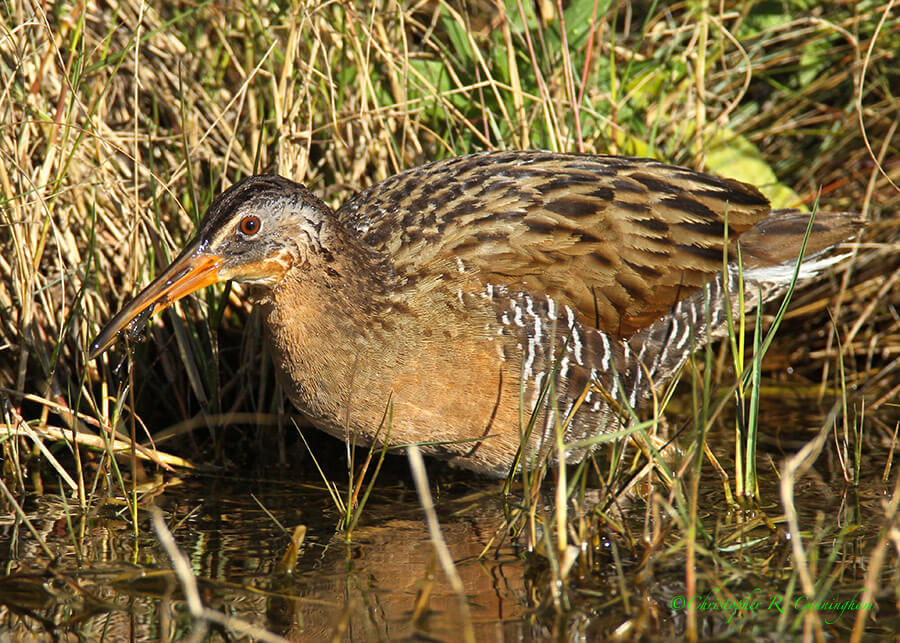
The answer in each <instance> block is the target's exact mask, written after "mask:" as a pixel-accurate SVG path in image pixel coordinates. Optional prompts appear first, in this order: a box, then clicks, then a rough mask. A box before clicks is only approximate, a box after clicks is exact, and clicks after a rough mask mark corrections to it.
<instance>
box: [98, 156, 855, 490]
mask: <svg viewBox="0 0 900 643" xmlns="http://www.w3.org/2000/svg"><path fill="white" fill-rule="evenodd" d="M726 219H727V230H728V239H729V242H728V248H727V249H726V248H725V245H726V241H725V231H726ZM807 223H808V215H802V214H799V213H797V212H795V211H782V212H775V213H772V212H771V211H770V208H769V204H768V201H767V200H766V199H765V198H764V197H763V196H762V195H761V194H760V193H759V192H758V191H756V190H755V189H754V188H752V187H750V186H748V185H745V184H743V183H739V182H737V181H732V180H728V179H720V178H716V177H712V176H709V175H705V174H701V173H697V172H694V171H691V170H687V169H684V168H679V167H675V166H670V165H666V164H663V163H659V162H656V161H652V160H648V159H632V158H623V157H611V156H586V155H564V154H553V153H549V152H495V153H482V154H475V155H471V156H466V157H458V158H454V159H449V160H447V161H440V162H437V163H432V164H429V165H426V166H422V167H419V168H415V169H413V170H410V171H407V172H404V173H402V174H399V175H397V176H394V177H391V178H390V179H388V180H386V181H384V182H382V183H379V184H377V185H374V186H372V187H371V188H369V189H367V190H365V191H363V192H361V193H359V194H358V195H357V196H355V197H354V198H353V199H351V200H350V201H349V202H348V203H347V204H345V205H344V206H343V207H342V208H340V209H339V210H338V211H337V212H332V211H331V210H330V209H329V208H328V207H327V206H326V205H325V204H323V203H322V202H321V201H319V200H318V199H317V198H316V197H314V196H313V195H312V194H310V193H309V192H308V191H307V190H305V188H302V186H299V185H298V184H295V183H292V182H290V181H288V180H286V179H282V178H281V177H272V176H268V177H266V176H260V177H251V178H249V179H247V180H245V181H243V182H241V183H240V184H237V185H236V186H234V187H232V188H231V189H229V190H228V191H227V192H225V193H224V194H223V195H221V196H220V197H219V198H218V199H217V200H216V201H215V202H214V203H213V205H212V206H211V207H210V209H209V211H208V212H207V214H206V216H205V217H204V220H203V222H202V223H201V228H200V231H199V233H198V236H197V239H196V240H195V241H194V242H193V243H192V244H191V245H190V246H189V247H188V248H187V249H186V250H185V252H184V253H182V255H181V256H180V257H179V259H176V262H174V263H173V266H176V268H170V269H169V270H167V272H166V273H165V274H164V275H162V276H161V277H160V278H159V279H158V280H157V281H156V282H154V285H151V286H150V287H148V289H147V290H145V292H144V293H142V295H140V296H139V297H138V298H137V299H136V300H135V302H133V303H132V304H130V305H129V306H128V307H126V308H125V309H124V310H123V311H122V313H120V314H119V315H118V316H117V317H116V318H115V319H114V320H113V321H112V322H111V323H110V324H109V326H108V327H107V329H106V330H104V332H103V333H101V335H100V337H98V339H97V341H96V342H95V345H94V351H93V352H94V353H95V354H96V353H98V352H99V351H100V350H103V349H104V348H105V347H106V346H108V345H109V344H110V343H111V342H112V341H113V339H114V338H115V333H116V332H118V331H120V330H121V329H122V328H123V327H124V326H125V325H126V324H127V323H128V322H129V321H130V320H131V319H133V318H134V317H135V315H137V314H138V313H139V312H140V311H141V310H145V309H146V308H147V307H148V306H150V307H153V306H157V305H164V304H166V303H168V302H169V301H172V300H174V299H177V297H179V296H183V295H184V294H186V293H187V292H190V291H192V290H195V289H196V288H198V287H202V286H203V285H206V284H207V283H212V282H213V281H216V280H221V279H227V278H234V279H240V280H243V281H247V282H249V283H252V284H256V285H258V286H259V287H258V288H257V289H256V292H257V295H256V296H257V299H258V303H259V304H260V305H261V306H262V309H263V314H264V319H265V325H266V331H267V335H268V338H269V342H270V346H271V349H272V354H273V355H274V358H275V365H276V370H277V371H278V373H279V376H280V380H281V383H282V386H283V388H284V389H285V391H286V392H287V395H288V397H289V398H290V399H291V401H292V402H293V403H294V405H295V406H296V407H297V408H298V409H299V410H300V411H302V412H303V413H304V414H305V415H306V416H307V417H308V418H309V419H310V420H311V421H312V422H313V423H314V424H315V425H316V426H318V427H319V428H321V429H323V430H325V431H327V432H329V433H331V434H333V435H336V436H338V437H341V438H346V439H349V440H351V441H353V442H355V443H357V444H361V445H365V444H369V443H372V442H383V441H386V442H387V443H388V444H390V445H403V444H410V443H419V444H422V445H423V449H424V450H425V451H426V452H429V453H432V454H434V455H438V456H441V457H443V458H446V459H449V460H450V461H451V462H453V463H455V464H457V465H460V466H463V467H467V468H470V469H473V470H477V471H480V472H483V473H486V474H489V475H505V474H506V473H507V472H508V471H509V469H510V467H512V466H513V465H514V464H515V463H516V458H517V456H519V455H520V456H521V457H523V458H526V459H530V458H533V457H538V456H541V455H543V454H545V453H548V452H551V451H552V453H551V457H554V454H555V451H554V450H553V449H551V447H553V448H554V449H555V437H556V430H557V427H561V430H562V431H563V432H564V436H563V437H564V441H565V442H566V443H572V442H574V441H577V440H581V439H583V438H587V437H590V436H593V435H597V434H600V433H605V432H609V431H612V430H614V429H615V428H617V426H618V425H619V423H620V422H622V421H624V420H625V418H627V413H624V412H623V410H624V409H627V408H629V407H639V406H640V405H641V404H642V403H643V402H645V401H646V399H647V398H648V397H649V396H650V395H651V393H652V392H653V391H654V389H655V388H656V387H659V386H660V385H662V384H664V383H665V382H666V381H667V380H669V379H670V378H671V376H672V375H673V374H674V373H675V372H676V371H677V369H678V368H679V367H680V366H681V364H682V363H683V362H684V360H685V359H686V358H687V356H688V355H689V354H690V352H691V351H692V350H693V349H694V348H696V347H697V346H699V345H702V344H704V343H705V342H707V341H709V340H710V339H711V338H714V337H717V336H721V335H722V334H723V332H724V328H725V320H726V318H727V314H726V312H727V305H726V301H732V302H733V303H732V312H734V313H736V312H737V309H736V303H737V301H738V297H737V289H738V287H739V281H738V269H737V263H736V261H735V258H736V241H735V240H736V239H738V238H739V239H740V244H741V257H742V266H743V281H744V285H745V296H746V302H745V307H746V308H747V309H751V308H752V306H754V305H755V304H756V303H757V302H758V299H759V297H760V295H761V296H762V297H763V298H764V299H765V298H766V297H768V296H771V294H773V293H775V292H778V291H779V290H780V289H782V288H783V287H784V286H785V285H786V284H787V283H788V282H789V281H790V279H791V277H792V273H793V270H792V268H793V265H794V263H793V262H796V259H797V257H798V255H799V252H800V249H801V246H802V241H803V237H804V232H805V231H806V227H807ZM854 228H855V224H854V222H853V221H852V219H851V218H850V217H848V216H846V215H819V216H818V218H817V219H816V222H815V224H814V225H813V228H812V232H811V234H810V236H809V240H808V242H807V251H806V255H807V256H814V255H819V254H820V253H823V252H824V251H826V250H828V249H829V248H831V247H832V246H834V245H835V244H837V243H838V242H840V241H843V240H845V239H846V238H847V237H849V236H850V234H851V233H852V231H853V229H854ZM726 257H728V259H729V268H728V270H727V271H726V272H725V273H723V260H724V259H725V258H726ZM814 259H815V257H814ZM833 260H834V259H833V256H829V257H827V258H820V259H819V260H818V261H815V260H814V261H813V262H811V263H807V264H805V267H804V269H803V270H802V271H801V276H805V275H811V274H814V273H815V272H816V270H818V269H820V268H822V267H824V266H825V265H827V264H829V263H831V262H833ZM179 262H180V263H179ZM179 265H180V266H181V268H178V267H177V266H179ZM186 266H192V267H190V268H188V267H186ZM173 270H174V272H173ZM186 270H187V271H188V272H185V271H186ZM179 271H180V272H179ZM723 274H726V275H727V277H723ZM179 280H181V281H184V282H185V284H184V286H183V287H182V286H178V282H179ZM726 282H727V283H726ZM173 284H174V286H173ZM725 286H727V288H725ZM726 290H728V291H730V292H731V293H732V297H727V296H726V292H725V291H726ZM532 414H534V418H533V421H532ZM529 427H531V429H530V430H529ZM520 445H522V446H523V448H522V449H521V453H520ZM583 454H584V449H572V450H571V451H570V452H569V459H571V460H574V459H578V458H580V457H582V456H583Z"/></svg>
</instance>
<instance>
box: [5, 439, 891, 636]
mask: <svg viewBox="0 0 900 643" xmlns="http://www.w3.org/2000/svg"><path fill="white" fill-rule="evenodd" d="M713 437H714V438H715V436H713ZM828 448H831V449H833V447H826V449H828ZM716 450H717V452H718V453H720V454H722V456H723V459H727V454H728V451H729V444H728V438H727V436H725V437H724V439H723V442H722V443H721V444H718V445H716ZM770 461H775V460H774V458H772V459H771V460H770V459H769V457H768V456H765V457H763V458H762V459H761V463H767V462H770ZM834 462H835V459H834V458H832V457H824V458H822V459H820V463H819V464H820V465H822V466H819V467H817V468H814V469H813V470H811V471H810V472H809V473H808V474H807V475H806V476H804V477H803V478H802V479H801V480H800V482H799V484H798V485H797V488H796V505H797V510H798V521H799V523H800V526H801V533H802V538H803V540H804V547H805V550H806V552H807V555H808V557H809V562H808V564H809V566H810V568H811V569H813V571H814V573H815V578H816V582H817V583H819V586H822V583H825V582H826V581H827V583H830V585H829V586H828V587H826V588H825V590H824V591H825V595H826V596H829V597H837V598H840V599H841V600H844V599H848V598H852V597H853V596H854V595H856V594H857V593H858V592H859V591H860V590H861V589H863V588H865V586H866V582H867V576H866V575H867V573H868V570H869V565H870V556H871V553H872V552H873V551H874V550H875V549H876V547H877V546H878V542H879V537H880V534H881V533H882V532H881V531H880V529H881V526H882V524H883V521H884V517H885V512H886V509H885V507H886V506H887V501H888V500H889V498H890V496H891V494H892V492H893V486H892V483H887V484H885V483H882V482H881V480H880V476H881V471H882V469H881V468H882V467H883V465H884V460H883V459H876V458H872V459H870V460H867V461H866V467H867V470H866V471H864V472H863V480H864V482H863V484H861V485H860V486H859V487H853V486H848V485H845V484H843V482H842V481H841V480H839V479H838V476H837V474H836V473H835V472H834V471H831V466H832V465H833V464H834ZM723 464H724V465H725V468H726V470H729V471H732V470H733V465H729V464H728V463H727V462H723ZM763 466H764V465H763V464H761V467H760V468H761V469H762V468H763ZM401 469H402V468H401ZM710 469H711V468H709V467H707V470H708V471H709V474H708V475H706V476H705V477H704V478H703V479H702V480H701V486H700V493H699V496H698V498H699V503H698V504H699V510H698V518H699V520H700V522H701V525H702V526H703V528H704V530H705V535H701V536H698V539H697V542H698V543H700V545H701V546H702V548H704V549H705V550H706V551H700V552H699V553H698V555H697V559H698V565H697V578H698V585H697V586H698V588H699V589H700V590H701V592H702V594H703V596H704V597H706V598H707V605H710V604H711V603H712V601H713V599H714V598H715V597H722V596H725V597H726V598H730V599H731V600H737V601H740V600H743V599H747V598H748V597H753V596H758V597H760V598H761V599H763V603H764V606H757V607H756V608H755V609H747V610H744V611H740V612H734V611H728V610H722V609H717V608H715V607H707V608H706V609H704V610H702V611H701V612H700V613H699V614H698V624H699V631H700V633H701V636H710V637H712V636H717V637H731V636H739V637H758V636H766V635H769V634H770V633H771V632H773V631H776V630H777V629H778V628H781V629H782V630H786V631H788V632H794V633H797V632H799V631H802V627H803V624H802V618H803V616H802V613H801V612H800V611H798V610H793V611H792V610H790V609H788V610H786V611H787V612H788V614H787V615H786V616H785V615H784V614H783V613H782V612H781V611H779V610H777V609H775V610H773V609H771V608H769V609H765V608H764V607H765V606H767V605H768V604H769V603H768V602H769V601H771V600H772V598H773V597H776V596H778V595H780V594H782V593H784V592H785V591H787V589H788V588H789V586H790V585H791V584H792V583H793V584H794V588H795V589H794V594H793V595H792V596H790V597H789V601H790V600H793V599H795V598H796V597H797V596H798V595H799V594H801V593H802V589H801V588H800V583H799V581H798V579H797V577H796V576H792V575H793V574H794V572H795V569H796V565H795V561H794V558H793V556H794V552H793V549H792V544H793V543H792V541H791V539H790V538H789V537H788V532H789V530H788V528H787V526H786V524H785V522H784V520H783V508H782V506H781V503H780V500H779V498H780V496H779V493H780V491H779V485H778V477H777V476H776V475H774V474H773V472H772V470H771V467H769V468H768V471H763V472H762V473H761V476H760V477H761V485H762V488H761V495H762V497H763V498H764V501H763V503H761V504H760V505H758V506H754V507H752V508H751V509H749V510H740V509H735V508H733V507H728V506H727V505H726V504H725V502H724V500H723V498H724V494H723V493H722V491H721V483H720V482H719V480H718V478H717V477H716V476H715V475H714V474H713V473H712V472H711V470H710ZM300 477H301V476H300V475H298V474H297V472H294V471H284V472H282V473H281V474H279V475H277V476H275V477H274V478H271V479H266V478H262V477H254V478H247V479H242V478H240V477H237V476H227V477H221V476H218V477H217V476H208V475H199V474H196V475H190V476H187V477H185V478H183V479H178V478H175V477H173V476H171V475H169V476H165V477H159V478H158V479H157V480H156V481H154V482H153V483H149V484H146V485H145V486H144V488H143V489H142V491H141V494H140V497H141V501H140V511H139V519H138V534H139V535H137V536H135V533H134V527H133V524H132V521H131V517H130V514H129V512H128V510H127V508H126V507H125V505H124V503H123V501H121V500H116V499H115V498H113V499H111V500H104V501H102V502H97V503H94V504H92V505H91V509H90V510H89V511H88V512H87V513H85V514H82V513H80V512H79V510H78V509H77V507H76V506H74V505H73V504H71V503H67V502H64V501H63V500H62V499H61V497H60V495H59V494H58V493H55V492H53V491H47V493H46V495H43V496H36V495H26V496H23V497H21V498H20V502H22V503H23V505H24V510H25V512H26V515H27V516H28V519H29V521H30V522H31V525H32V526H33V527H34V529H35V531H36V534H37V535H34V534H32V533H30V532H29V530H28V529H27V528H26V527H25V526H24V525H23V524H22V523H21V522H20V521H17V520H16V519H15V518H14V517H13V516H12V515H8V516H5V517H2V518H0V560H2V561H4V568H3V570H2V574H3V575H2V577H0V639H2V640H7V639H12V640H32V639H34V638H38V639H44V640H50V639H54V638H67V637H68V638H73V637H79V638H85V639H88V640H98V639H103V638H105V639H106V640H111V641H118V640H124V639H131V640H140V641H144V640H160V639H164V640H165V639H169V640H179V639H182V638H184V637H186V636H188V635H190V634H191V633H192V632H197V631H198V628H197V623H196V622H195V621H194V620H193V619H192V617H191V615H190V613H189V612H188V609H187V607H186V604H185V601H184V600H183V594H182V585H181V582H180V581H179V580H178V578H176V576H175V574H174V573H173V572H172V571H171V569H172V567H173V565H172V562H171V560H170V558H169V556H168V555H167V553H166V552H165V550H164V548H163V547H162V546H161V544H160V541H159V539H158V538H157V535H156V533H155V532H154V529H153V527H152V524H151V519H150V511H149V507H150V506H151V505H155V506H157V507H159V508H160V509H161V510H162V514H163V516H164V518H165V523H166V525H167V526H168V528H169V529H170V530H171V532H172V534H173V536H174V539H175V542H176V544H177V547H178V549H179V550H180V551H181V552H182V553H183V554H184V555H185V556H186V558H187V560H188V561H189V565H190V569H191V571H192V572H193V575H194V576H195V577H196V578H197V579H198V586H199V596H200V600H201V601H202V604H203V606H204V607H205V608H207V609H212V610H216V611H217V612H218V613H220V614H221V615H227V617H229V618H231V619H233V621H232V625H233V627H231V628H229V629H228V631H229V632H230V634H229V635H226V630H223V629H222V628H220V627H218V626H211V629H210V630H209V631H208V632H207V636H208V637H209V638H211V639H212V640H225V639H228V637H229V636H237V637H238V638H244V637H245V635H246V634H247V632H249V631H250V628H259V629H260V630H265V631H267V632H270V633H273V634H275V635H278V636H281V637H284V638H287V639H289V640H303V641H307V640H333V639H335V638H337V639H340V640H352V641H356V640H397V639H401V640H403V639H428V640H446V641H454V640H459V639H460V637H461V623H462V622H463V620H462V616H461V611H460V605H459V600H458V597H457V595H456V594H455V593H454V591H453V590H452V588H451V585H450V583H449V582H448V581H447V579H446V578H445V576H444V573H443V571H442V570H441V566H440V564H439V563H438V561H437V558H436V557H435V554H434V548H433V547H432V545H431V541H430V539H429V534H428V530H427V528H426V525H425V521H424V517H423V511H422V509H421V507H420V505H419V502H418V499H417V497H416V494H415V491H414V489H413V488H412V485H411V484H410V483H409V481H408V480H403V479H402V478H403V476H402V475H401V476H395V477H393V478H392V477H391V476H386V477H384V478H383V479H382V480H379V483H378V484H377V485H376V486H375V490H374V492H373V494H372V496H371V497H370V499H369V500H368V503H367V505H366V506H365V508H364V510H363V512H362V517H361V519H360V521H359V523H358V524H357V525H356V526H355V527H354V528H353V530H352V532H351V533H350V537H349V538H348V537H347V533H346V532H345V531H344V530H343V529H342V528H341V525H342V524H343V523H342V514H341V512H340V511H339V510H338V509H337V507H336V506H335V504H334V502H333V501H332V499H331V496H330V495H329V493H328V491H327V490H326V488H325V487H324V485H323V484H322V483H321V482H318V481H316V480H315V479H314V478H311V479H307V480H306V481H303V480H298V478H300ZM432 487H433V489H434V490H435V500H436V503H437V508H438V516H439V519H440V524H441V530H442V534H443V537H444V539H445V540H446V542H447V545H448V547H449V549H450V552H451V554H452V557H453V559H454V561H455V563H456V568H457V570H458V572H459V575H460V577H461V579H462V583H463V586H464V588H465V594H466V597H467V604H468V606H469V611H470V614H471V620H472V627H473V630H474V634H475V637H476V640H479V641H483V640H523V639H524V640H532V639H544V638H559V637H561V638H564V639H584V640H594V639H597V638H605V637H609V636H610V635H613V634H615V633H619V634H621V635H623V636H624V637H625V638H630V637H632V636H640V635H644V636H650V637H662V638H669V637H680V636H682V635H683V634H684V632H685V628H686V614H685V611H684V609H683V607H679V604H678V600H679V597H684V596H685V595H686V594H687V590H686V573H685V566H686V554H685V548H684V540H683V532H682V531H681V530H680V528H679V527H678V520H677V519H676V518H675V517H672V516H669V517H667V514H666V509H665V507H666V506H667V503H670V502H671V498H668V497H666V496H665V495H664V494H662V493H660V494H659V495H657V496H655V498H656V500H655V501H654V502H655V503H656V504H653V505H652V506H651V508H652V509H653V511H651V512H648V511H647V502H646V499H645V498H643V497H641V496H638V497H634V496H632V497H629V498H626V499H624V500H623V501H622V502H621V503H620V509H621V512H607V513H606V514H604V516H603V517H601V516H600V514H599V513H598V512H597V511H596V510H595V509H596V508H594V509H592V508H591V506H590V503H585V505H583V507H582V508H583V509H585V512H584V524H585V526H586V527H587V530H588V533H596V534H597V536H596V537H594V538H593V539H591V540H590V541H588V542H586V543H585V545H584V547H583V548H582V549H581V553H580V556H579V557H578V559H577V562H576V563H575V565H574V566H573V568H572V572H571V573H570V574H569V576H568V578H567V582H566V584H565V585H564V586H560V585H559V584H557V583H556V581H555V576H554V573H553V568H552V565H551V564H549V562H548V559H547V558H546V557H545V556H542V555H541V551H540V546H539V547H538V548H536V551H533V552H530V551H528V548H527V547H526V546H525V544H526V543H527V542H528V538H527V530H525V531H521V532H519V533H518V536H517V537H515V538H514V537H510V536H509V533H508V532H509V530H508V529H507V519H508V518H509V517H510V516H513V515H515V512H516V510H517V508H518V507H519V506H520V502H521V501H520V500H519V499H517V498H515V497H513V498H507V499H504V497H503V495H502V493H501V487H500V486H499V485H498V484H497V483H495V482H491V481H485V480H482V479H472V477H471V476H468V475H466V474H464V473H458V474H452V475H451V474H446V473H444V474H443V477H441V476H438V480H437V481H435V480H433V481H432ZM547 487H548V488H549V489H551V491H552V485H547ZM660 490H661V489H660ZM640 493H643V492H640ZM552 500H553V499H552V497H542V498H541V499H540V500H539V503H538V507H539V509H538V511H537V513H536V516H537V518H538V520H537V525H538V529H537V531H538V533H542V532H543V530H544V529H545V528H546V527H544V526H541V524H540V520H541V519H542V518H543V519H547V520H549V521H551V523H552V515H551V514H550V513H549V511H548V510H547V508H549V507H550V506H551V503H552ZM570 510H571V511H572V514H571V515H570V518H572V517H575V516H576V513H575V509H574V507H572V508H571V509H570ZM654 512H656V513H657V515H658V516H659V517H658V518H654V519H653V520H652V521H651V528H649V529H648V528H647V527H646V525H647V524H648V523H647V522H646V520H647V516H648V513H649V514H653V513H654ZM610 516H612V518H614V519H615V520H616V521H618V522H615V523H613V522H610V521H609V520H608V518H609V517H610ZM572 524H573V529H575V528H577V526H578V524H579V523H578V521H577V520H576V521H574V522H573V523H572ZM301 525H302V526H303V527H304V528H305V538H304V539H303V541H302V543H301V544H300V547H299V550H298V551H297V558H296V564H295V566H294V568H293V569H292V570H290V571H285V569H284V568H283V563H282V562H281V561H282V559H283V558H284V556H285V553H286V552H287V551H288V550H289V548H290V544H291V535H292V533H293V532H294V528H295V527H297V526H301ZM652 525H656V527H655V528H653V527H652ZM39 541H42V542H43V543H44V544H45V545H46V547H47V548H48V549H49V554H48V553H46V552H45V551H44V550H43V549H42V547H41V545H40V544H39ZM570 542H571V540H570ZM886 551H887V556H888V557H887V563H886V564H885V566H884V568H883V570H882V571H881V573H880V574H879V575H878V576H877V578H876V580H878V581H879V582H880V583H881V586H882V587H886V588H890V587H891V586H892V583H893V581H892V580H891V579H892V578H893V574H895V573H896V569H897V559H896V555H895V554H893V553H892V551H893V550H892V546H891V545H888V546H887V548H886ZM560 588H561V589H560ZM754 592H756V594H754ZM892 596H893V594H892V593H891V592H886V591H882V592H881V593H879V594H878V596H877V598H876V607H877V610H876V611H875V612H873V614H872V616H871V618H870V622H869V632H870V633H874V634H878V633H886V632H890V631H894V630H895V629H896V628H897V627H900V618H898V615H897V608H896V603H895V602H894V601H893V598H892ZM855 617H856V612H855V611H852V610H851V611H848V612H846V613H845V614H844V615H841V616H839V617H837V618H834V621H833V622H831V623H826V624H825V633H826V635H827V636H834V637H838V638H845V637H846V636H847V635H848V634H849V632H850V631H851V629H852V627H853V623H854V619H855Z"/></svg>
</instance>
